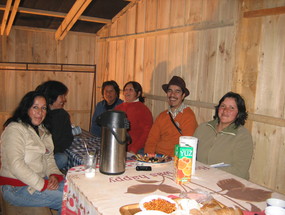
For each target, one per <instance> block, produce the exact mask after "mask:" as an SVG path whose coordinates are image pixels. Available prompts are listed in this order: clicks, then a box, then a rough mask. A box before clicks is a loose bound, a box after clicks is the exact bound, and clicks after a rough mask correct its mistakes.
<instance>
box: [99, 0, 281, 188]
mask: <svg viewBox="0 0 285 215" xmlns="http://www.w3.org/2000/svg"><path fill="white" fill-rule="evenodd" d="M284 6H285V1H284V0H255V1H251V0H244V1H242V0H140V1H137V2H136V3H135V4H133V5H132V7H130V8H129V9H128V10H127V11H125V12H123V13H121V14H120V15H119V16H117V17H116V18H115V19H113V23H112V24H111V25H108V26H106V27H104V28H103V29H101V31H100V32H99V34H98V36H99V37H100V38H97V45H96V47H97V49H96V52H97V54H96V59H97V60H96V61H97V62H98V63H97V71H98V74H97V86H100V85H101V84H102V82H103V81H106V80H111V79H114V80H116V81H117V82H118V83H119V85H120V86H121V87H123V85H124V83H126V82H127V81H130V80H136V81H138V82H140V83H141V84H142V86H143V89H144V92H145V94H146V95H147V102H146V103H147V105H148V106H149V108H150V109H151V111H152V113H153V115H154V117H156V116H157V115H158V113H160V112H161V111H162V110H164V109H166V107H167V103H166V102H165V93H164V92H163V90H162V89H161V85H162V84H164V83H167V82H168V81H169V80H170V78H171V77H172V76H173V75H179V76H181V77H183V78H184V80H185V81H186V83H187V86H188V88H189V90H190V92H191V94H190V96H189V97H187V101H186V102H187V103H188V104H190V105H191V107H192V109H193V110H194V112H195V114H196V117H197V119H198V121H199V123H201V122H204V121H209V120H211V119H212V116H213V106H214V104H216V103H217V102H218V100H219V99H220V98H221V97H222V96H223V95H224V94H225V93H226V92H228V91H230V90H232V91H235V92H237V93H240V94H241V95H242V96H244V98H245V100H246V103H247V108H248V111H249V120H248V122H247V124H246V127H247V128H248V129H249V130H250V131H251V132H252V136H253V139H254V145H255V150H254V157H253V161H252V166H251V169H250V173H251V179H250V180H252V181H253V182H256V183H258V184H260V185H263V186H266V187H269V188H271V189H273V190H276V191H279V192H282V193H285V180H284V178H285V168H284V164H285V157H284V156H282V155H284V154H285V141H284V126H285V120H284V106H285V101H284V89H283V88H284V84H283V83H284V82H285V77H284V76H285V73H284V69H285V68H284V67H285V65H284V62H285V52H284V47H285V46H284V42H285V41H284V40H285V39H284V38H285V37H284V35H285V34H284V33H285V32H284V31H285V28H284V23H285V20H284V19H285V12H284ZM279 7H281V12H280V8H279ZM282 7H283V9H282ZM268 8H269V9H268ZM270 8H273V10H272V9H270ZM274 8H275V10H274ZM276 8H279V9H276ZM261 9H262V10H261ZM263 9H265V10H263ZM254 10H260V11H259V12H261V15H260V16H259V17H255V16H253V15H252V14H253V13H252V11H254ZM268 10H270V11H271V14H269V15H268V13H269V12H268ZM276 11H278V12H276ZM282 11H283V12H282ZM100 98H101V95H100V92H99V91H97V99H100Z"/></svg>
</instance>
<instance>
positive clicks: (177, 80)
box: [162, 76, 190, 97]
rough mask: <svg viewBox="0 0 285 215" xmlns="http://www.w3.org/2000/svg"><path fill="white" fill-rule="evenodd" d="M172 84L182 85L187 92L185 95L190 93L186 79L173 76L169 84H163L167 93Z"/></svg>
mask: <svg viewBox="0 0 285 215" xmlns="http://www.w3.org/2000/svg"><path fill="white" fill-rule="evenodd" d="M170 85H176V86H179V87H181V89H182V90H183V92H184V93H185V97H186V96H188V95H189V94H190V93H189V90H188V89H187V88H186V84H185V81H184V80H183V79H182V78H180V77H179V76H173V77H172V78H171V80H170V81H169V83H168V84H163V85H162V89H163V90H164V92H166V93H167V90H168V87H169V86H170Z"/></svg>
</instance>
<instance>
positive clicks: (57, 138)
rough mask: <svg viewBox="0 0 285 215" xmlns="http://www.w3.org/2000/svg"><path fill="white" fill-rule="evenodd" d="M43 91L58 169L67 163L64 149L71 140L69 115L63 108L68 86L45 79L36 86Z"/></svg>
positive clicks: (37, 89) (68, 145)
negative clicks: (48, 110)
mask: <svg viewBox="0 0 285 215" xmlns="http://www.w3.org/2000/svg"><path fill="white" fill-rule="evenodd" d="M36 91H39V92H41V93H43V94H44V95H45V96H46V98H47V102H48V105H49V108H50V110H51V111H50V118H49V120H50V123H51V134H52V140H53V144H54V158H55V161H56V164H57V166H58V168H59V169H63V168H64V167H65V166H66V165H67V155H66V154H65V153H64V151H65V150H66V149H67V148H69V147H70V145H71V143H72V141H73V135H72V128H71V122H70V116H69V114H68V113H67V111H66V110H64V109H63V107H64V104H65V103H66V95H67V93H68V88H67V87H66V86H65V85H64V84H63V83H61V82H59V81H47V82H44V83H42V84H41V85H39V86H38V87H37V88H36Z"/></svg>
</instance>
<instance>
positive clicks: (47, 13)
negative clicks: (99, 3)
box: [0, 0, 112, 25]
mask: <svg viewBox="0 0 285 215" xmlns="http://www.w3.org/2000/svg"><path fill="white" fill-rule="evenodd" d="M8 1H12V0H8ZM5 8H6V7H5V6H3V5H0V10H5ZM5 11H6V10H5ZM18 13H25V14H33V15H38V16H49V17H56V18H61V19H64V17H65V16H66V15H67V13H61V12H55V11H48V10H39V9H32V8H25V7H19V8H18ZM78 20H81V21H85V22H94V23H103V24H109V23H111V21H112V20H111V19H104V18H97V17H92V16H80V17H79V18H78ZM2 25H3V23H2Z"/></svg>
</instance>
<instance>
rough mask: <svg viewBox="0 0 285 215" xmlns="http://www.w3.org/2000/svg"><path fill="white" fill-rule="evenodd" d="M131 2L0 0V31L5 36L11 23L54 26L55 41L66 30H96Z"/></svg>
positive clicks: (41, 26) (27, 25) (60, 38)
mask: <svg viewBox="0 0 285 215" xmlns="http://www.w3.org/2000/svg"><path fill="white" fill-rule="evenodd" d="M135 1H137V0H0V21H1V28H0V29H1V30H0V34H1V36H2V35H7V36H8V35H9V33H10V31H11V28H12V27H13V26H25V27H33V28H44V29H54V30H56V33H55V39H56V40H62V39H63V38H64V37H65V36H66V34H67V33H68V31H76V32H84V33H96V32H97V31H98V30H100V29H101V28H102V27H103V26H104V25H106V24H108V23H111V22H112V19H113V18H114V17H115V16H116V15H117V14H118V13H119V12H120V11H121V10H123V9H124V8H126V7H127V6H129V5H130V2H133V3H134V2H135ZM133 3H132V4H133Z"/></svg>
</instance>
